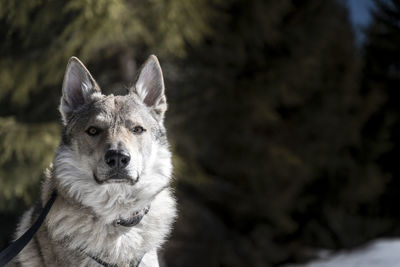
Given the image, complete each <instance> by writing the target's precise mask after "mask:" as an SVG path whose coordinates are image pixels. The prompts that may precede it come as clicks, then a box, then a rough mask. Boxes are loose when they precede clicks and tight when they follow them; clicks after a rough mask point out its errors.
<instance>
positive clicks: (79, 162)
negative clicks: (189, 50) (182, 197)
mask: <svg viewBox="0 0 400 267" xmlns="http://www.w3.org/2000/svg"><path fill="white" fill-rule="evenodd" d="M59 109H60V112H61V117H62V122H63V131H62V138H61V142H60V145H59V147H58V149H57V151H56V155H55V158H54V161H53V163H52V166H50V168H49V169H48V170H47V171H46V173H45V180H44V182H43V184H42V189H41V203H42V204H39V205H38V206H37V207H32V208H31V209H30V210H29V211H27V212H26V213H25V214H24V215H23V217H22V219H21V221H20V223H19V226H18V228H17V231H16V235H15V237H16V238H18V237H19V236H21V235H22V234H23V233H24V232H25V231H26V230H27V229H28V228H29V227H30V226H31V225H32V223H33V222H34V221H35V219H36V218H37V217H38V214H39V213H40V212H41V208H42V207H43V203H46V202H47V200H48V199H49V197H50V195H51V194H52V192H53V191H54V190H56V191H57V193H58V195H57V198H56V200H55V202H54V204H53V206H52V208H51V210H50V212H49V213H48V215H47V217H46V219H45V221H44V223H43V224H42V226H41V227H40V228H39V230H38V232H37V233H36V234H35V236H34V238H33V239H32V240H31V241H30V242H29V243H28V245H27V246H26V247H25V248H24V249H23V250H22V252H21V253H20V254H19V255H18V256H17V257H16V258H15V260H14V261H13V262H12V264H14V265H16V266H30V267H32V266H57V267H61V266H69V267H70V266H139V265H140V267H145V266H152V267H153V266H159V263H158V257H157V250H158V248H160V246H161V245H162V244H163V243H164V241H165V239H166V237H167V236H168V234H169V233H170V230H171V225H172V223H173V221H174V219H175V216H176V204H175V199H174V197H173V194H172V190H171V188H170V182H171V172H172V164H171V152H170V151H169V145H168V141H167V137H166V129H165V127H164V122H163V121H164V114H165V111H166V109H167V102H166V97H165V94H164V81H163V76H162V71H161V67H160V65H159V62H158V60H157V58H156V57H155V56H150V57H149V59H148V60H147V61H146V62H145V63H144V64H143V66H142V67H141V69H140V71H139V74H138V76H137V79H136V83H135V84H134V86H133V87H132V88H131V89H130V90H129V93H127V94H126V95H123V96H121V95H119V96H114V95H112V94H111V95H103V94H102V93H101V91H100V87H99V86H98V84H97V83H96V81H95V80H94V79H93V77H92V75H91V74H90V73H89V71H88V70H87V69H86V67H85V66H84V65H83V63H82V62H81V61H80V60H79V59H77V58H76V57H72V58H71V59H70V60H69V62H68V66H67V70H66V72H65V76H64V82H63V87H62V97H61V104H60V108H59Z"/></svg>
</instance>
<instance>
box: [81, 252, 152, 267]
mask: <svg viewBox="0 0 400 267" xmlns="http://www.w3.org/2000/svg"><path fill="white" fill-rule="evenodd" d="M85 254H86V256H88V257H90V258H92V259H93V260H94V261H96V262H97V263H98V264H100V265H103V266H104V267H118V265H116V264H110V263H107V262H105V261H103V260H102V259H100V258H99V257H96V256H92V255H90V254H88V253H85ZM144 255H146V254H144ZM144 255H143V256H142V257H141V258H140V259H139V260H138V261H137V262H136V263H134V262H131V264H130V265H129V266H134V267H139V265H140V263H141V262H142V259H143V257H144ZM132 264H133V265H132Z"/></svg>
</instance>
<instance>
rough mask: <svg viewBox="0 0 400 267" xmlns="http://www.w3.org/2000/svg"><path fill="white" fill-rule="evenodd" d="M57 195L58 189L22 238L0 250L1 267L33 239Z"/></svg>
mask: <svg viewBox="0 0 400 267" xmlns="http://www.w3.org/2000/svg"><path fill="white" fill-rule="evenodd" d="M56 197H57V191H56V190H54V191H53V193H51V196H50V199H49V200H48V201H47V203H46V205H45V206H44V208H43V211H42V213H41V214H40V215H39V217H38V218H37V219H36V222H35V223H34V224H33V225H32V226H31V227H30V228H29V229H28V231H26V232H25V233H24V234H23V235H22V236H21V237H20V238H18V239H17V240H15V241H14V242H13V243H12V244H11V245H9V246H8V247H7V248H6V249H4V250H3V251H2V252H0V267H3V266H4V265H6V264H7V263H9V262H10V261H11V260H12V259H13V258H14V257H15V256H17V255H18V253H20V252H21V250H22V249H23V248H24V247H25V246H26V245H27V244H28V243H29V241H31V239H32V238H33V236H34V235H35V233H36V232H37V230H39V228H40V226H41V225H42V223H43V221H44V219H45V218H46V216H47V214H48V213H49V211H50V208H51V206H53V203H54V201H55V200H56Z"/></svg>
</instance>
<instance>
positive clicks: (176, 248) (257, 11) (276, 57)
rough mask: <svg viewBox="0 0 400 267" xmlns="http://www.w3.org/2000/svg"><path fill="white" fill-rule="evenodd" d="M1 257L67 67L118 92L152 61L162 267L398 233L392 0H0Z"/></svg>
mask: <svg viewBox="0 0 400 267" xmlns="http://www.w3.org/2000/svg"><path fill="white" fill-rule="evenodd" d="M0 40H1V41H0V248H4V247H5V246H6V245H7V244H8V242H9V241H10V238H11V235H12V232H13V231H14V228H15V226H16V223H17V220H18V218H19V217H20V216H21V214H22V213H23V211H24V210H25V209H26V208H27V207H28V206H29V205H31V204H32V203H33V202H35V201H36V200H37V199H38V192H39V187H40V180H41V177H42V172H43V170H44V169H45V168H46V167H47V166H48V165H49V163H50V162H51V161H52V158H53V155H54V151H55V148H56V147H57V145H58V142H59V137H60V129H61V124H60V115H59V113H58V110H57V108H58V104H59V99H60V96H61V84H62V78H63V74H64V71H65V67H66V63H67V60H68V58H69V57H71V56H73V55H75V56H78V57H79V58H80V59H81V60H82V61H83V62H84V63H85V64H86V66H87V67H88V69H89V70H90V71H91V73H92V74H93V76H94V77H95V79H96V80H97V81H98V83H99V84H100V86H101V87H102V89H103V91H104V92H105V93H110V92H120V93H124V92H125V90H126V88H127V87H129V86H130V85H131V84H132V82H133V80H134V77H135V73H136V71H137V69H138V67H139V66H140V65H141V64H142V63H143V61H144V60H145V59H146V58H147V57H148V55H149V54H156V55H157V56H158V57H159V59H160V62H161V66H162V68H163V71H164V76H165V80H166V92H167V97H168V102H169V111H168V113H167V120H166V123H167V128H168V131H169V140H170V142H171V144H172V149H173V151H174V166H175V185H174V186H175V188H176V195H177V197H178V202H179V210H180V211H179V219H178V221H177V222H176V224H175V230H174V232H173V234H172V236H171V238H170V241H169V242H168V243H167V245H166V246H165V248H164V249H163V251H162V257H163V261H164V262H165V264H166V265H167V266H171V267H180V266H193V267H197V266H221V267H222V266H224V267H239V266H279V265H281V264H286V263H294V262H304V261H307V260H309V259H310V258H312V257H313V255H314V251H317V250H318V249H329V250H334V251H335V250H340V249H351V248H354V247H358V246H361V245H363V244H365V243H366V242H369V241H371V240H374V239H376V238H381V237H397V236H400V208H399V203H400V164H399V163H398V162H397V161H398V159H399V158H400V157H399V156H400V140H399V139H400V107H399V105H398V103H399V97H400V92H399V84H400V1H399V0H375V1H374V0H348V1H346V0H325V1H320V0H280V1H275V0H149V1H141V0H114V1H108V0H97V1H95V0H69V1H61V0H30V1H14V0H0Z"/></svg>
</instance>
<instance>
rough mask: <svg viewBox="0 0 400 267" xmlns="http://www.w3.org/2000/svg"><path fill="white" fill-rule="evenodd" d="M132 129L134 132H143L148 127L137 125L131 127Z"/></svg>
mask: <svg viewBox="0 0 400 267" xmlns="http://www.w3.org/2000/svg"><path fill="white" fill-rule="evenodd" d="M131 131H132V132H133V133H134V134H142V133H143V132H145V131H146V129H144V128H143V127H142V126H135V127H133V128H132V129H131Z"/></svg>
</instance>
